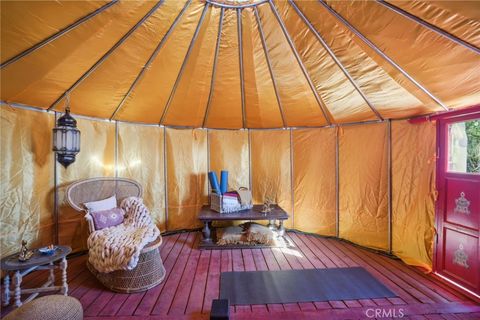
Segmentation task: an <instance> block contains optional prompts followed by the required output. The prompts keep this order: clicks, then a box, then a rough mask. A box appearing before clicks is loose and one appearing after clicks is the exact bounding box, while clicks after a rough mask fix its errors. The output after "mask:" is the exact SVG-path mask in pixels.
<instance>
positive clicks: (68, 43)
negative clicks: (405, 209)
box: [0, 1, 155, 114]
mask: <svg viewBox="0 0 480 320" xmlns="http://www.w3.org/2000/svg"><path fill="white" fill-rule="evenodd" d="M154 4H155V3H154V2H138V1H123V2H122V1H120V2H119V3H117V4H115V5H113V6H111V7H110V8H109V9H107V10H106V11H104V12H102V14H99V15H97V16H95V17H93V18H91V19H90V20H89V21H87V22H86V23H84V24H82V25H81V26H79V27H77V28H75V29H73V30H71V31H70V32H68V33H67V34H65V35H63V36H62V37H60V38H58V39H56V40H55V41H53V42H52V43H50V44H49V45H47V46H43V47H42V48H40V49H39V50H37V51H35V52H33V53H31V54H30V55H28V56H25V57H24V58H22V59H20V60H18V61H16V62H15V63H13V64H10V65H8V66H7V67H5V68H2V69H1V72H0V76H1V78H2V79H8V81H2V83H1V97H2V100H7V101H21V102H22V103H24V104H27V105H32V106H39V107H43V108H46V107H49V106H50V105H51V104H52V103H53V102H54V101H55V100H56V99H57V98H59V97H60V96H61V95H62V94H63V93H64V92H65V90H67V89H68V88H69V87H70V86H71V85H72V84H73V83H74V82H75V81H76V80H77V79H79V78H80V76H81V75H82V74H84V73H85V72H86V71H87V70H88V69H89V68H90V67H91V66H92V65H93V64H94V63H95V62H96V61H98V60H99V59H100V58H101V57H102V56H103V55H104V54H105V53H106V52H107V51H108V50H109V49H110V48H111V47H112V46H113V45H114V44H115V43H116V42H117V41H118V40H119V39H120V38H121V37H122V36H123V35H124V34H125V33H126V32H127V31H128V30H129V29H130V28H131V27H132V26H133V25H135V23H136V22H137V21H138V20H140V19H141V17H143V16H144V15H145V13H146V12H147V11H148V10H149V9H150V8H151V7H152V6H153V5H154ZM29 23H33V21H29ZM38 23H40V24H41V23H42V22H38ZM89 105H91V104H89ZM89 105H88V106H81V105H78V104H76V103H75V101H72V111H73V112H78V111H79V110H83V108H86V109H84V110H83V111H82V113H84V114H86V113H88V114H91V112H89V111H90V110H88V108H89ZM58 107H59V109H62V108H63V106H62V105H61V104H60V105H59V106H58Z"/></svg>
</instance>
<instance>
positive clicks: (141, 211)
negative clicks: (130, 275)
mask: <svg viewBox="0 0 480 320" xmlns="http://www.w3.org/2000/svg"><path fill="white" fill-rule="evenodd" d="M120 207H121V208H122V209H123V210H124V211H125V219H124V221H123V223H121V224H119V225H117V226H114V227H109V228H105V229H102V230H97V231H94V232H92V233H91V234H90V236H89V237H88V248H89V256H88V261H89V262H90V264H91V265H92V266H93V267H94V268H95V269H96V270H97V271H99V272H103V273H108V272H112V271H115V270H132V269H133V268H135V267H136V266H137V263H138V257H139V255H140V251H141V250H142V249H143V248H144V247H145V245H147V244H148V243H150V242H152V241H153V240H155V239H157V237H159V236H160V231H159V230H158V228H157V226H156V225H155V224H154V223H153V221H152V218H151V217H150V213H149V211H148V209H147V207H145V205H144V204H143V201H142V199H141V198H136V197H129V198H126V199H124V200H123V201H122V203H121V204H120Z"/></svg>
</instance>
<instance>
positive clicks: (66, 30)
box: [0, 0, 118, 69]
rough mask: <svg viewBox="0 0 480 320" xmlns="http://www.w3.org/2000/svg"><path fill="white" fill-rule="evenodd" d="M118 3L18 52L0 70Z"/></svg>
mask: <svg viewBox="0 0 480 320" xmlns="http://www.w3.org/2000/svg"><path fill="white" fill-rule="evenodd" d="M117 3H118V0H112V1H111V2H109V3H106V4H105V5H103V6H102V7H100V8H98V9H96V10H95V11H93V12H91V13H89V14H87V15H86V16H83V17H82V18H80V19H78V20H77V21H75V22H74V23H72V24H71V25H69V26H67V27H65V28H63V29H62V30H60V31H58V32H57V33H55V34H53V35H51V36H49V37H47V38H46V39H44V40H42V41H40V42H39V43H37V44H35V45H33V46H32V47H30V48H28V49H26V50H24V51H22V52H20V53H19V54H17V55H15V56H14V57H12V58H10V59H8V60H7V61H5V62H4V63H2V64H0V69H3V68H5V67H7V66H8V65H10V64H12V63H14V62H16V61H18V60H20V59H22V58H23V57H25V56H27V55H29V54H31V53H33V52H35V51H37V50H38V49H40V48H42V47H44V46H46V45H47V44H49V43H50V42H52V41H55V40H57V39H58V38H60V37H61V36H63V35H65V34H67V33H69V32H70V31H72V30H74V29H75V28H76V27H78V26H80V25H82V24H83V23H84V22H86V21H88V20H90V19H91V18H93V17H95V16H96V15H98V14H100V13H102V12H103V11H105V10H107V9H108V8H110V7H111V6H113V5H114V4H117Z"/></svg>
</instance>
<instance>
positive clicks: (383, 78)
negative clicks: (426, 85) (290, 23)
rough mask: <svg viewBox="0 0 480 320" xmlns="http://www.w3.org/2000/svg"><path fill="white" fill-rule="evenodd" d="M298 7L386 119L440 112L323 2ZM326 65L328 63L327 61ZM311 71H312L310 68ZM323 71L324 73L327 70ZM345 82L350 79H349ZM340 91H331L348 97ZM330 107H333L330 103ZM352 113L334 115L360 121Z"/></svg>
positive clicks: (344, 110) (341, 111)
mask: <svg viewBox="0 0 480 320" xmlns="http://www.w3.org/2000/svg"><path fill="white" fill-rule="evenodd" d="M295 4H296V5H297V6H298V8H299V10H300V11H301V12H302V13H303V14H304V15H305V17H306V18H307V19H308V21H310V23H311V24H312V25H313V26H314V28H315V30H317V32H318V33H320V35H321V36H322V37H323V39H324V41H325V42H326V43H327V45H328V46H329V47H330V48H331V50H332V51H333V52H334V54H335V56H336V57H337V58H338V60H339V61H340V62H341V64H342V65H343V66H344V67H345V69H346V70H347V71H348V73H349V74H350V75H351V77H352V78H353V79H354V81H355V82H356V83H357V85H358V86H359V87H360V89H361V90H362V91H363V93H364V94H365V95H366V96H367V98H368V99H369V101H370V102H371V104H372V105H373V106H374V107H375V108H376V109H377V110H378V111H379V112H380V113H381V114H382V115H383V116H384V117H386V118H388V117H398V116H413V115H418V114H424V113H428V112H433V111H435V110H438V106H437V105H436V104H435V103H434V102H432V101H431V99H430V98H428V97H426V96H425V94H424V93H422V92H420V91H419V89H418V88H416V87H414V86H412V85H411V84H410V82H409V81H408V80H406V79H404V78H403V77H402V76H401V75H400V74H399V72H398V71H396V70H394V69H392V68H391V67H390V68H388V67H389V65H388V64H386V63H383V64H380V63H379V62H378V61H376V60H374V59H373V58H372V57H373V56H375V53H373V51H372V50H371V49H370V50H368V48H367V47H366V46H361V45H359V43H358V41H354V40H353V39H354V37H355V36H354V35H353V33H349V32H347V31H346V30H345V29H344V28H342V25H341V23H340V22H339V21H337V20H335V18H334V17H333V16H331V15H330V14H329V12H328V11H327V10H326V9H325V8H324V7H323V6H322V5H321V4H320V3H318V2H317V1H297V2H295ZM327 61H328V60H327ZM322 62H323V63H326V62H325V60H324V59H322ZM309 70H312V69H310V68H309ZM320 70H321V71H320V72H323V70H324V69H320ZM327 70H328V69H327ZM339 72H341V71H340V70H339V69H336V77H340V79H342V78H343V76H342V75H340V74H339ZM392 77H394V78H392ZM344 81H347V79H346V78H345V79H344ZM340 88H341V87H337V86H334V87H332V89H331V90H333V91H335V92H336V94H337V95H340V96H344V95H345V94H346V93H347V92H348V91H347V92H343V91H342V92H341V91H338V90H339V89H340ZM332 98H333V97H332ZM335 99H336V100H337V99H338V98H335ZM327 102H328V100H327ZM328 107H329V108H330V104H328ZM351 111H352V110H350V107H349V106H344V107H343V108H342V107H340V108H339V109H338V112H336V113H334V116H335V119H337V120H339V121H340V122H351V121H357V120H358V118H357V117H356V116H355V115H352V114H351ZM332 112H333V111H332ZM370 117H372V114H370ZM372 119H374V117H372Z"/></svg>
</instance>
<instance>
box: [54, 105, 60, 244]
mask: <svg viewBox="0 0 480 320" xmlns="http://www.w3.org/2000/svg"><path fill="white" fill-rule="evenodd" d="M57 120H58V113H57V112H55V123H57ZM58 185H59V183H58V165H57V155H56V154H54V155H53V190H54V191H53V229H54V230H53V232H54V241H55V242H54V243H55V244H59V241H60V239H59V234H58V232H59V226H58V222H59V221H58V216H59V212H58V211H59V210H58V209H59V208H58Z"/></svg>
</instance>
